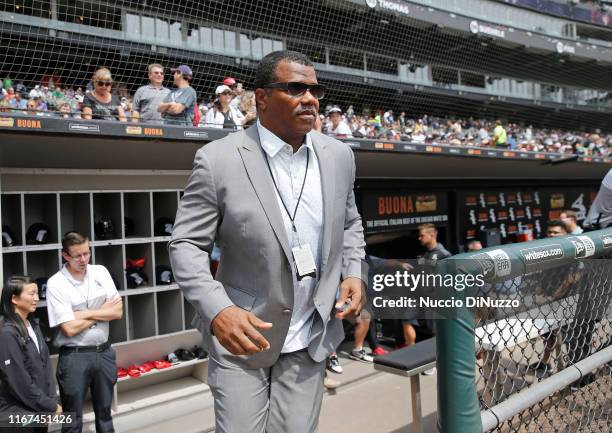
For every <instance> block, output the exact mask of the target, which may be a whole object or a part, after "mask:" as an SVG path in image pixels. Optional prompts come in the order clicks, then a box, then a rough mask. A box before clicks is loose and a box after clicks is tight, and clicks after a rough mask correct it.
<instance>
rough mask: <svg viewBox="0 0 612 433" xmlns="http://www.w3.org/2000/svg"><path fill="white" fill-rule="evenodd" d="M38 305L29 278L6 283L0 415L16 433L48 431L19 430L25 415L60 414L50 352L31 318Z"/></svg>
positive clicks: (1, 305)
mask: <svg viewBox="0 0 612 433" xmlns="http://www.w3.org/2000/svg"><path fill="white" fill-rule="evenodd" d="M37 304H38V287H37V286H36V284H35V283H33V282H32V280H30V278H28V277H22V276H14V277H10V278H9V279H8V280H7V281H6V284H5V285H4V289H3V290H2V296H1V298H0V413H1V414H2V417H1V418H2V419H1V421H2V422H3V423H5V424H4V425H9V424H10V425H11V426H12V428H11V429H10V431H11V432H15V433H17V432H20V433H42V432H46V431H47V427H46V426H45V427H23V426H21V427H20V425H23V424H22V422H23V420H24V418H26V419H27V417H23V415H25V414H42V413H45V414H46V415H47V416H48V415H49V414H50V413H56V414H60V413H61V412H62V407H61V406H60V405H59V404H58V402H57V391H56V386H55V381H54V378H53V367H52V366H51V360H50V359H49V350H48V348H47V345H46V344H45V341H44V339H43V336H42V333H41V332H40V328H39V326H38V323H37V321H36V320H35V319H34V318H33V316H32V313H34V311H36V305H37ZM17 415H19V416H17ZM39 419H41V420H42V418H39ZM35 421H36V419H35ZM7 423H8V424H7ZM0 431H4V430H3V429H2V428H1V427H0Z"/></svg>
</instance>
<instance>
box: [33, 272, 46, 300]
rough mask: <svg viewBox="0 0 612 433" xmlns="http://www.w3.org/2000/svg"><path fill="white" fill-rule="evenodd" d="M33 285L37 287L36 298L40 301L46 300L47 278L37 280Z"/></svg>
mask: <svg viewBox="0 0 612 433" xmlns="http://www.w3.org/2000/svg"><path fill="white" fill-rule="evenodd" d="M35 283H36V285H37V286H38V297H39V298H40V299H47V278H45V277H42V278H37V279H36V281H35Z"/></svg>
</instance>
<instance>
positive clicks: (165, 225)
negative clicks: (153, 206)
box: [155, 217, 174, 236]
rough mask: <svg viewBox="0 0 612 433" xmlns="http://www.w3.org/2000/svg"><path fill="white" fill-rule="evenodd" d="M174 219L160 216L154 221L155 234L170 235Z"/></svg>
mask: <svg viewBox="0 0 612 433" xmlns="http://www.w3.org/2000/svg"><path fill="white" fill-rule="evenodd" d="M173 227H174V221H173V220H171V219H170V218H166V217H161V218H158V219H157V220H156V221H155V236H170V235H171V234H172V228H173Z"/></svg>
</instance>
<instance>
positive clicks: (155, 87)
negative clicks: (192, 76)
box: [132, 63, 170, 123]
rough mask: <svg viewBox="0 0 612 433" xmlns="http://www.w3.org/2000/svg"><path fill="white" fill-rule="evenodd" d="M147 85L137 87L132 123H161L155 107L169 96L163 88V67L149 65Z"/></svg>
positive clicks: (168, 90)
mask: <svg viewBox="0 0 612 433" xmlns="http://www.w3.org/2000/svg"><path fill="white" fill-rule="evenodd" d="M148 72H149V84H147V85H146V86H142V87H139V88H138V90H136V93H135V94H134V100H133V103H132V120H133V121H134V122H139V121H140V122H156V123H161V122H162V120H163V119H162V116H161V113H160V112H159V111H157V107H158V106H159V104H160V103H161V102H162V101H163V100H164V99H165V98H166V97H167V96H168V95H169V94H170V89H168V88H167V87H164V84H163V83H164V67H163V66H162V65H160V64H158V63H153V64H151V65H149V68H148Z"/></svg>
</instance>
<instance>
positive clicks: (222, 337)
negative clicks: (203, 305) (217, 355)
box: [211, 305, 272, 355]
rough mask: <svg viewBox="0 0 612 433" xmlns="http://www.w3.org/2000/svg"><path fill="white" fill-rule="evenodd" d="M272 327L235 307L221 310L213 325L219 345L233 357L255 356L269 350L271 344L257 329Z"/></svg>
mask: <svg viewBox="0 0 612 433" xmlns="http://www.w3.org/2000/svg"><path fill="white" fill-rule="evenodd" d="M271 327H272V323H269V322H264V321H263V320H260V319H258V318H257V316H255V315H254V314H253V313H251V312H249V311H246V310H243V309H242V308H240V307H237V306H235V305H232V306H230V307H227V308H225V309H224V310H221V312H220V313H219V314H217V316H215V318H214V319H213V321H212V324H211V328H212V331H213V333H214V334H215V337H217V340H219V343H221V345H222V346H223V347H225V348H226V349H227V350H228V351H229V352H230V353H231V354H232V355H253V354H255V353H259V352H261V351H262V350H268V349H269V348H270V343H269V342H268V340H266V339H265V338H264V336H263V335H261V334H260V333H259V331H257V329H256V328H259V329H270V328H271Z"/></svg>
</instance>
